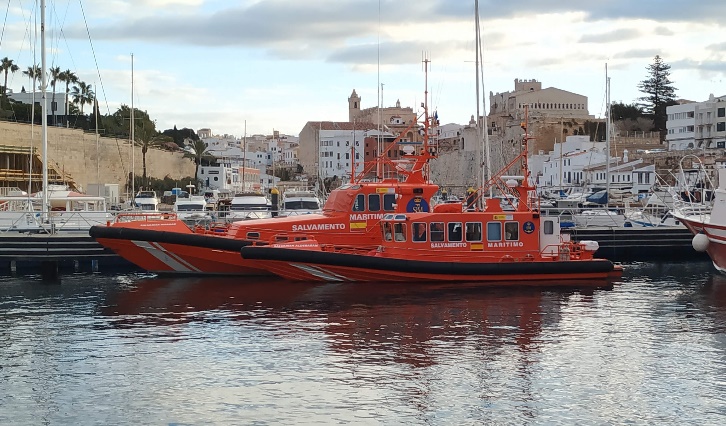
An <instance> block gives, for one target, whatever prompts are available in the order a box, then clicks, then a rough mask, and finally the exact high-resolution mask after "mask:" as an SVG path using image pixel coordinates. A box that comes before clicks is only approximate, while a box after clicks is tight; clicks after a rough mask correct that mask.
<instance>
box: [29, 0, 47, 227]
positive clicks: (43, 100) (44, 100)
mask: <svg viewBox="0 0 726 426" xmlns="http://www.w3.org/2000/svg"><path fill="white" fill-rule="evenodd" d="M45 70H46V63H45V0H40V79H41V83H40V97H41V103H40V106H41V111H42V121H41V123H42V124H41V135H42V136H41V139H42V144H43V209H42V212H43V222H45V219H46V218H48V217H49V216H48V207H49V206H48V114H47V112H46V111H47V108H48V106H47V97H46V93H45V90H46V85H47V84H48V80H47V77H46V75H45ZM28 193H30V191H28ZM51 229H52V228H51Z"/></svg>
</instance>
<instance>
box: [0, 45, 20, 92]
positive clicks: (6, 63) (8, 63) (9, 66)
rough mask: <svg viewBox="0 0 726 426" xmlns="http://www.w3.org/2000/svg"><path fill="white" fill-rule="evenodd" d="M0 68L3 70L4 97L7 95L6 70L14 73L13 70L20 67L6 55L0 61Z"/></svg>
mask: <svg viewBox="0 0 726 426" xmlns="http://www.w3.org/2000/svg"><path fill="white" fill-rule="evenodd" d="M0 69H1V70H2V71H3V72H5V84H4V85H3V94H4V95H5V98H6V99H7V97H8V72H11V73H13V74H15V71H17V70H19V69H20V67H19V66H17V65H15V64H14V63H13V60H12V59H9V58H8V57H7V56H6V57H4V58H3V59H2V61H0Z"/></svg>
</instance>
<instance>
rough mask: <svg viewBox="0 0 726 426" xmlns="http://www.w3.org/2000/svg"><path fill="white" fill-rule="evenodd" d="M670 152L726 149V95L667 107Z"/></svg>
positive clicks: (667, 141)
mask: <svg viewBox="0 0 726 426" xmlns="http://www.w3.org/2000/svg"><path fill="white" fill-rule="evenodd" d="M666 114H667V115H668V119H667V121H666V130H667V134H666V143H667V146H668V149H669V150H670V151H680V150H685V149H700V150H704V151H705V150H709V149H718V148H721V149H723V148H726V96H720V97H714V96H713V95H711V96H709V99H708V100H707V101H705V102H684V103H680V104H678V105H673V106H669V107H666Z"/></svg>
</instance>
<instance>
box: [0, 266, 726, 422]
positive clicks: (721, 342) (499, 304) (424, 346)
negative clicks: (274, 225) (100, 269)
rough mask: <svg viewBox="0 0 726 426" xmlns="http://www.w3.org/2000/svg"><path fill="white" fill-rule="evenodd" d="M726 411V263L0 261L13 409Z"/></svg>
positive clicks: (322, 413) (438, 416) (392, 418)
mask: <svg viewBox="0 0 726 426" xmlns="http://www.w3.org/2000/svg"><path fill="white" fill-rule="evenodd" d="M299 423H350V424H457V425H458V424H512V425H522V424H698V425H706V424H713V425H718V424H726V276H722V275H719V274H718V273H716V272H715V271H714V270H713V267H712V266H711V265H710V264H708V263H693V264H668V265H666V264H636V265H626V271H625V274H624V276H623V278H622V280H620V281H618V282H616V283H615V284H614V285H613V286H611V287H606V288H599V289H591V288H589V289H588V288H585V287H582V288H577V289H572V288H561V287H559V288H558V287H549V288H545V289H541V288H518V289H516V288H506V289H484V288H480V287H476V286H474V285H459V286H455V285H447V286H445V287H443V286H436V285H415V284H409V285H390V284H303V283H301V284H297V283H285V282H282V281H277V280H261V279H254V280H252V279H241V278H224V279H220V278H212V279H209V278H205V279H202V278H155V277H149V276H144V275H122V276H104V275H74V276H64V277H63V279H62V282H61V283H60V284H44V283H41V282H40V281H39V279H38V278H37V277H23V278H10V277H4V278H0V424H114V425H116V424H225V425H226V424H299Z"/></svg>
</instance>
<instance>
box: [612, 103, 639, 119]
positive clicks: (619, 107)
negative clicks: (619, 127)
mask: <svg viewBox="0 0 726 426" xmlns="http://www.w3.org/2000/svg"><path fill="white" fill-rule="evenodd" d="M610 113H611V117H612V119H613V121H619V120H637V119H638V118H640V117H642V116H643V108H642V107H641V106H640V105H638V104H635V103H632V104H629V105H626V104H624V103H622V102H615V103H613V104H612V105H611V106H610Z"/></svg>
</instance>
